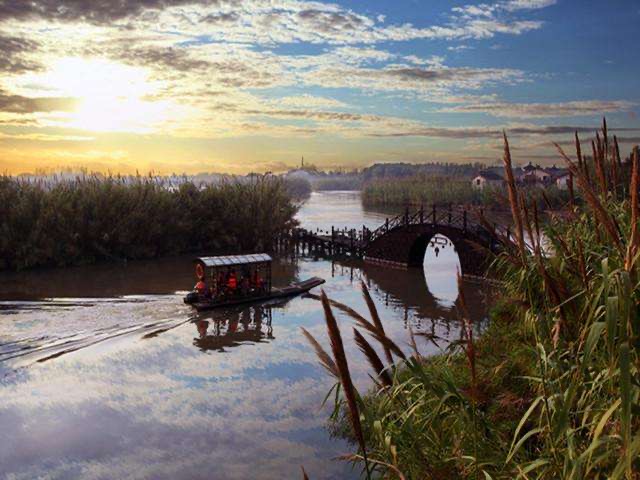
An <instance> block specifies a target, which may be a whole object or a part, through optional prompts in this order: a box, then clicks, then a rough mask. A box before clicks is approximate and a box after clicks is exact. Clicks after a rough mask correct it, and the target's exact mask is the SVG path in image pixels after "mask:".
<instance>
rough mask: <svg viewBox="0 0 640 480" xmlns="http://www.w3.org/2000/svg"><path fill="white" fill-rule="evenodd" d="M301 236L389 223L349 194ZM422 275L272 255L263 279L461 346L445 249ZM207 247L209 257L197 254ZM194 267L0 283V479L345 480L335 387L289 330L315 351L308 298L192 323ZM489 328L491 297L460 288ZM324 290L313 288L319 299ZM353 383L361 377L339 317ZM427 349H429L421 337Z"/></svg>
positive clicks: (363, 381)
mask: <svg viewBox="0 0 640 480" xmlns="http://www.w3.org/2000/svg"><path fill="white" fill-rule="evenodd" d="M298 218H299V220H300V222H301V224H302V226H304V227H306V228H310V229H316V228H317V229H329V228H330V226H331V225H332V224H333V225H336V226H340V227H348V228H361V227H362V225H366V226H367V227H368V228H375V227H377V226H378V225H380V224H381V223H383V222H384V218H385V215H384V214H382V213H379V212H372V211H366V210H364V209H363V208H362V206H361V203H360V198H359V194H358V193H357V192H355V193H354V192H324V193H314V194H313V195H312V196H311V198H310V199H309V200H308V201H307V202H306V203H305V204H304V205H303V206H302V208H301V210H300V212H299V214H298ZM437 247H438V252H437V253H436V250H435V246H434V248H429V249H428V251H427V253H426V256H425V266H424V271H421V270H420V269H414V270H410V271H402V270H389V269H385V268H381V267H374V266H370V265H364V264H362V263H361V262H357V261H343V262H338V261H331V260H327V259H320V258H313V257H309V256H307V257H305V256H302V257H298V258H291V257H281V258H278V259H276V261H275V262H274V284H275V285H286V284H288V283H289V282H291V281H293V280H297V279H304V278H308V277H311V276H319V277H323V278H325V279H326V281H327V283H326V284H325V285H324V286H323V287H324V289H325V291H326V292H327V294H328V295H329V297H331V298H333V299H335V300H338V301H340V302H343V303H346V304H348V305H349V306H351V307H353V308H355V309H356V310H357V311H359V312H362V313H365V314H366V313H367V309H366V304H365V302H364V301H363V299H362V295H361V293H360V290H359V285H360V281H364V282H366V283H367V285H369V287H370V289H371V292H372V295H373V298H374V301H375V303H376V305H377V306H378V309H379V312H380V316H381V317H382V319H383V322H384V326H385V329H386V331H387V333H388V334H389V336H390V337H392V338H393V339H395V340H396V341H397V342H398V343H399V344H400V345H401V346H402V347H404V348H405V350H406V351H409V347H408V346H407V342H408V339H409V327H411V328H412V329H413V330H414V331H415V332H416V333H419V334H427V335H429V336H431V337H433V336H434V335H435V336H436V337H438V338H440V339H441V340H439V345H440V347H442V346H444V345H445V343H446V339H450V338H456V337H457V336H459V322H458V316H457V314H456V312H455V308H454V302H455V300H456V298H457V287H456V269H457V268H458V259H457V256H456V254H455V252H454V251H453V247H452V246H451V245H449V244H448V242H447V241H446V240H445V239H441V240H440V244H439V245H437ZM205 253H206V252H205ZM191 260H192V257H177V258H166V259H161V260H155V261H148V262H146V261H145V262H131V263H129V264H128V265H122V264H119V265H95V266H87V267H77V268H67V269H59V270H39V271H31V272H26V273H24V272H23V273H2V274H0V477H1V476H2V475H4V478H11V479H16V480H17V479H33V478H56V479H58V478H60V479H71V478H74V479H75V478H82V479H112V478H115V479H126V478H136V479H137V478H149V479H283V478H286V479H289V478H301V474H300V466H304V468H305V469H306V471H307V472H308V473H309V476H310V478H312V479H314V480H318V479H341V480H342V479H356V478H358V471H357V470H353V469H352V467H351V466H350V465H349V464H346V463H344V462H341V461H338V460H332V459H334V458H335V457H336V456H338V455H340V454H343V453H346V452H350V451H351V450H352V449H353V447H352V446H351V445H349V444H348V443H347V442H345V441H344V440H342V439H339V438H334V437H332V435H331V433H330V431H329V429H328V428H327V417H328V414H329V409H328V408H321V403H322V400H323V398H324V396H325V394H326V393H327V391H328V390H329V389H330V387H331V385H332V381H331V379H330V378H328V377H327V375H326V374H325V373H324V370H323V369H322V368H321V367H320V366H319V364H318V361H317V359H316V357H315V354H314V352H313V350H312V349H311V348H310V346H309V345H308V344H307V342H306V340H305V339H304V337H303V336H302V334H301V333H300V327H304V328H306V329H307V330H309V331H310V332H311V333H312V334H313V335H314V336H315V337H316V338H317V339H319V340H320V341H321V343H323V344H324V345H325V346H327V345H328V341H327V339H326V329H325V324H324V319H323V315H322V309H321V306H320V304H319V302H318V301H317V299H315V298H311V297H296V298H293V299H291V300H289V301H286V302H278V303H272V304H266V305H261V306H252V307H243V308H235V309H228V310H223V311H216V312H214V313H208V314H194V312H193V311H192V310H191V309H190V308H189V307H188V306H186V305H184V304H183V302H182V297H183V296H184V294H185V293H186V291H187V290H188V289H189V288H191V286H192V285H193V284H194V282H195V278H194V273H193V264H192V262H191ZM464 290H465V295H466V299H467V303H468V306H469V309H470V311H471V315H472V316H473V317H474V321H475V322H477V324H481V323H482V322H484V321H485V317H486V310H487V305H486V304H487V302H488V300H487V299H488V298H489V293H488V292H487V290H486V288H485V287H483V286H482V285H478V284H465V285H464ZM314 293H319V289H316V290H314ZM338 320H339V323H340V325H341V327H342V330H343V337H344V338H345V340H346V348H347V355H348V358H349V360H350V362H351V363H350V368H351V371H352V374H353V376H354V378H355V381H356V384H357V385H358V387H359V388H360V389H362V390H363V391H364V390H366V388H368V387H369V385H370V380H369V378H368V375H369V373H370V371H369V368H368V366H367V364H366V361H365V359H364V357H363V356H362V354H361V353H360V352H359V351H358V350H357V348H356V347H355V345H354V344H353V342H352V340H351V339H352V335H351V327H352V326H353V322H352V320H351V319H349V318H347V317H345V316H344V315H342V314H339V315H338ZM417 340H418V345H419V348H420V349H421V351H422V353H425V354H428V353H435V352H437V351H438V347H437V346H436V345H434V343H433V342H431V341H430V340H429V339H428V337H427V336H426V335H418V336H417Z"/></svg>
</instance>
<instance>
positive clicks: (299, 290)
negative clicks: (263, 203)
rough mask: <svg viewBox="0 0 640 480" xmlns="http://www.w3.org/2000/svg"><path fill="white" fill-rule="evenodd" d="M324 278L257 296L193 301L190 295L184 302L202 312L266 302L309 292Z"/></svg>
mask: <svg viewBox="0 0 640 480" xmlns="http://www.w3.org/2000/svg"><path fill="white" fill-rule="evenodd" d="M324 282H325V281H324V279H322V278H319V277H312V278H309V279H307V280H305V281H303V282H296V283H292V284H291V285H288V286H286V287H283V288H273V289H271V293H269V294H267V295H261V296H256V297H239V298H234V299H229V300H227V301H223V302H214V301H210V300H197V301H191V300H188V299H189V297H188V296H187V297H185V299H184V302H185V303H187V304H189V305H191V306H192V307H193V308H195V309H196V310H197V311H199V312H202V311H205V310H213V309H216V308H225V307H232V306H234V305H242V304H245V303H258V302H264V301H267V300H271V299H274V298H286V297H293V296H295V295H300V294H303V293H306V292H308V291H309V290H311V289H312V288H315V287H317V286H318V285H322V284H323V283H324Z"/></svg>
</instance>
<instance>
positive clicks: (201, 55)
mask: <svg viewBox="0 0 640 480" xmlns="http://www.w3.org/2000/svg"><path fill="white" fill-rule="evenodd" d="M639 24H640V3H639V2H638V1H637V0H611V1H609V2H606V3H603V2H601V1H596V0H499V1H494V2H491V1H489V2H486V3H481V2H475V3H474V2H471V1H470V0H463V1H444V0H395V1H391V0H384V1H383V0H368V1H363V0H357V1H356V0H350V1H349V0H344V1H332V2H329V1H307V0H135V1H134V0H119V1H117V2H116V1H106V0H66V1H55V0H30V1H28V2H27V1H17V0H13V1H9V0H0V50H1V51H2V55H0V172H4V173H9V174H17V173H22V172H33V171H51V170H57V169H61V168H71V169H77V168H85V169H88V170H90V171H103V172H106V171H110V172H119V173H131V172H135V171H139V172H145V173H146V172H149V171H153V172H155V173H159V174H169V173H188V174H192V173H198V172H228V173H238V174H242V173H248V172H252V171H255V172H266V171H273V172H278V171H283V170H285V169H287V168H290V167H293V166H295V165H297V164H299V162H300V158H301V157H302V156H304V158H305V162H306V163H313V164H315V165H317V166H318V167H320V168H323V169H330V168H331V169H332V168H338V167H341V168H362V167H365V166H368V165H371V164H373V163H376V162H401V161H403V162H415V163H429V162H458V163H462V162H482V163H486V164H489V165H493V164H497V163H498V162H499V161H500V157H501V149H502V141H501V136H502V131H503V130H504V131H506V132H507V134H508V136H509V139H510V143H511V145H512V154H513V157H514V160H515V162H516V163H519V164H524V163H526V162H529V161H532V162H534V163H540V164H541V165H551V164H553V163H556V162H557V163H561V161H560V159H559V157H558V154H557V153H556V151H555V147H554V146H553V142H560V143H561V145H563V146H566V147H568V148H569V149H570V148H571V147H570V145H571V142H572V137H573V133H574V131H578V133H579V135H580V137H581V139H583V140H584V141H585V142H587V141H589V140H590V139H591V138H592V137H593V134H594V131H595V130H596V128H598V126H599V125H600V124H601V122H602V117H603V116H606V118H607V122H608V125H609V127H610V129H611V131H612V132H613V133H614V134H616V135H617V136H618V138H619V140H620V142H621V150H622V152H623V155H624V154H627V153H628V152H629V150H630V149H631V147H632V146H633V145H635V144H637V143H640V119H639V118H638V114H639V113H640V89H639V88H638V86H639V81H638V78H640V54H639V53H638V49H637V41H638V40H637V38H638V25H639Z"/></svg>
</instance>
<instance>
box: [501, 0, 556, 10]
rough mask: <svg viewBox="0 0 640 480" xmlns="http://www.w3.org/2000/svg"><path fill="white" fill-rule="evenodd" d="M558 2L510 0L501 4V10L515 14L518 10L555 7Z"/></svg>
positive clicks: (547, 0) (548, 0) (552, 0)
mask: <svg viewBox="0 0 640 480" xmlns="http://www.w3.org/2000/svg"><path fill="white" fill-rule="evenodd" d="M556 3H558V2H557V0H509V1H507V2H504V3H502V4H501V8H503V9H505V10H507V11H510V12H513V11H516V10H537V9H540V8H546V7H550V6H551V5H555V4H556Z"/></svg>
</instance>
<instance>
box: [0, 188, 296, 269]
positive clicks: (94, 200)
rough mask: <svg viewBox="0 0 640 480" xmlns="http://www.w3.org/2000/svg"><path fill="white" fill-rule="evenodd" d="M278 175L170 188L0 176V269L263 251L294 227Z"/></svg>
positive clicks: (291, 205)
mask: <svg viewBox="0 0 640 480" xmlns="http://www.w3.org/2000/svg"><path fill="white" fill-rule="evenodd" d="M295 212H296V207H295V205H294V204H293V203H292V201H291V199H290V196H289V194H288V192H287V189H286V185H285V184H284V183H283V182H282V181H281V180H279V179H277V178H269V177H257V178H254V179H253V180H252V181H246V182H236V181H226V182H223V183H221V184H218V185H207V186H197V185H195V184H193V183H189V182H186V183H181V184H180V185H172V184H170V183H167V182H165V181H162V180H159V179H156V178H153V177H136V178H133V179H131V178H121V177H116V176H112V177H106V178H103V177H98V176H92V175H83V176H80V177H78V178H76V179H74V180H71V181H61V182H56V183H54V184H52V185H47V184H43V183H29V182H26V181H22V180H18V179H16V178H13V177H8V176H1V177H0V269H2V268H7V269H15V270H17V269H26V268H31V267H37V266H63V265H76V264H85V263H92V262H95V261H99V260H113V259H118V260H123V259H140V258H154V257H158V256H160V255H167V254H177V253H181V252H186V251H202V252H216V251H234V252H238V251H252V250H262V249H268V248H270V246H271V243H272V241H273V239H274V238H275V237H276V236H277V235H278V234H279V233H280V232H282V231H284V230H286V229H289V228H291V226H293V225H294V220H293V217H294V215H295Z"/></svg>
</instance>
